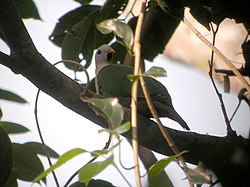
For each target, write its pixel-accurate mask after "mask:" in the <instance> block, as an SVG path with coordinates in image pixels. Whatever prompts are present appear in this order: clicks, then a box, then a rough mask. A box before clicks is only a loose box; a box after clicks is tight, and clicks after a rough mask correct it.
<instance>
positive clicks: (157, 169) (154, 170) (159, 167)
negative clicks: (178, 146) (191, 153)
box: [148, 151, 186, 178]
mask: <svg viewBox="0 0 250 187" xmlns="http://www.w3.org/2000/svg"><path fill="white" fill-rule="evenodd" d="M185 152H186V151H183V152H181V153H180V154H178V155H174V156H171V157H168V158H166V159H162V160H159V161H158V162H156V163H155V164H153V165H152V166H151V167H150V168H149V170H148V177H149V178H153V177H156V176H157V175H159V174H160V173H161V172H162V171H163V170H164V169H165V168H166V167H167V166H168V164H170V162H172V161H173V160H175V159H177V158H178V157H179V156H180V155H181V154H183V153H185Z"/></svg>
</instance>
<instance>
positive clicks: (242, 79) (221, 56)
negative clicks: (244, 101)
mask: <svg viewBox="0 0 250 187" xmlns="http://www.w3.org/2000/svg"><path fill="white" fill-rule="evenodd" d="M183 22H184V23H185V24H186V25H187V26H188V28H189V29H190V30H191V31H193V33H194V34H195V35H196V36H197V37H198V38H199V39H200V40H201V41H203V42H204V43H205V44H206V45H207V46H208V47H209V48H210V49H211V50H213V51H214V52H215V54H216V55H217V56H218V57H219V58H221V59H222V61H223V62H224V63H225V64H226V65H227V66H228V67H229V68H230V69H231V70H232V71H233V72H234V74H235V75H236V76H237V77H238V78H239V80H240V81H241V83H242V85H243V86H244V87H245V88H246V89H247V90H248V91H249V92H250V85H249V84H248V83H247V81H246V80H245V79H244V77H243V76H242V75H241V74H240V72H239V71H238V70H237V69H236V68H235V67H234V65H233V64H232V63H231V62H230V60H228V59H227V58H226V57H225V56H224V55H223V54H222V53H221V52H220V51H219V50H218V49H217V48H216V47H215V46H213V44H211V43H210V42H209V41H208V40H207V39H206V38H205V37H204V36H203V35H202V34H201V33H200V32H199V31H198V30H197V29H196V28H195V27H194V26H193V25H192V24H191V23H190V22H189V21H188V20H187V19H186V18H185V17H184V18H183Z"/></svg>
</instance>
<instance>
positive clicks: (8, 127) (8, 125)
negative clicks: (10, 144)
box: [0, 121, 30, 134]
mask: <svg viewBox="0 0 250 187" xmlns="http://www.w3.org/2000/svg"><path fill="white" fill-rule="evenodd" d="M0 127H2V128H3V129H4V130H5V132H7V133H8V134H16V133H25V132H29V131H30V130H29V129H27V128H26V127H24V126H22V125H20V124H17V123H12V122H7V121H0Z"/></svg>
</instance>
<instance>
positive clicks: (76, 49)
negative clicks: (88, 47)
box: [62, 13, 95, 71]
mask: <svg viewBox="0 0 250 187" xmlns="http://www.w3.org/2000/svg"><path fill="white" fill-rule="evenodd" d="M94 19H95V14H94V13H91V14H89V15H88V16H86V17H84V18H83V19H82V20H81V21H80V22H79V23H78V24H76V25H74V26H73V28H72V30H71V31H69V32H67V34H66V36H65V38H64V40H63V43H62V59H63V60H73V61H77V62H80V61H81V60H82V59H80V58H79V54H81V52H82V49H83V43H84V40H85V38H86V37H88V35H87V34H88V31H89V29H90V28H91V26H92V25H93V24H94ZM91 56H92V55H91ZM84 58H86V57H84ZM87 60H88V61H89V60H90V59H87ZM65 66H66V67H68V68H69V69H73V70H75V71H76V70H77V69H76V67H75V66H72V65H67V64H65Z"/></svg>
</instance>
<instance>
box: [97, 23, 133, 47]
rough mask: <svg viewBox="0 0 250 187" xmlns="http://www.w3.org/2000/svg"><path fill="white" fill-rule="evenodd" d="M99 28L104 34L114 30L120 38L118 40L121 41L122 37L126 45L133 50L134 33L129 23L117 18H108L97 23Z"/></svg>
mask: <svg viewBox="0 0 250 187" xmlns="http://www.w3.org/2000/svg"><path fill="white" fill-rule="evenodd" d="M97 29H98V30H99V31H100V32H101V33H103V34H108V33H111V32H114V34H115V35H116V37H117V38H118V41H120V39H121V41H122V43H124V45H125V47H126V48H128V49H129V50H130V51H131V49H132V45H133V40H134V34H133V31H132V29H131V28H130V26H129V25H128V24H126V23H124V22H122V21H119V20H117V19H108V20H105V21H103V22H101V23H99V24H97Z"/></svg>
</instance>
